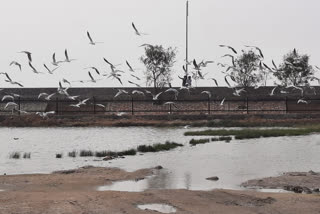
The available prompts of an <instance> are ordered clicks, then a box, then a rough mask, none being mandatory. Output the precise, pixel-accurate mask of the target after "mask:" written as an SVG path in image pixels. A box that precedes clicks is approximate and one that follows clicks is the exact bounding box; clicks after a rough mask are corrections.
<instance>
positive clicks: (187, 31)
mask: <svg viewBox="0 0 320 214" xmlns="http://www.w3.org/2000/svg"><path fill="white" fill-rule="evenodd" d="M188 43H189V1H187V3H186V75H188V60H189V59H188V57H189V56H188V48H189V47H188V45H189V44H188Z"/></svg>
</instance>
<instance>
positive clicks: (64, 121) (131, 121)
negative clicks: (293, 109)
mask: <svg viewBox="0 0 320 214" xmlns="http://www.w3.org/2000/svg"><path fill="white" fill-rule="evenodd" d="M302 115H303V114H302ZM287 116H288V117H287V118H286V117H284V116H283V115H282V117H281V116H278V117H277V116H272V117H271V118H268V117H266V118H264V117H263V116H261V115H260V116H256V115H233V117H234V118H233V117H230V118H228V117H227V116H226V118H224V119H218V117H217V115H153V116H131V115H124V116H121V117H119V116H116V115H114V116H108V117H107V116H98V115H96V116H94V115H91V116H62V115H59V116H52V117H50V118H45V119H42V118H41V117H38V116H35V115H24V116H0V126H2V127H128V126H156V127H168V126H169V127H171V126H186V125H188V126H191V127H192V126H194V127H265V126H270V127H274V126H284V127H293V126H305V125H310V126H312V125H319V124H320V116H317V117H314V118H312V117H311V118H310V117H303V118H300V117H299V118H295V117H294V116H290V115H287ZM309 116H310V115H309Z"/></svg>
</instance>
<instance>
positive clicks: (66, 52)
mask: <svg viewBox="0 0 320 214" xmlns="http://www.w3.org/2000/svg"><path fill="white" fill-rule="evenodd" d="M64 55H65V56H66V60H67V61H69V56H68V51H67V49H65V51H64Z"/></svg>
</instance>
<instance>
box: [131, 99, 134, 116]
mask: <svg viewBox="0 0 320 214" xmlns="http://www.w3.org/2000/svg"><path fill="white" fill-rule="evenodd" d="M131 114H132V115H134V110H133V97H131Z"/></svg>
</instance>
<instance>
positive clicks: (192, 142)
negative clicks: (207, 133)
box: [189, 138, 210, 146]
mask: <svg viewBox="0 0 320 214" xmlns="http://www.w3.org/2000/svg"><path fill="white" fill-rule="evenodd" d="M209 142H210V139H208V138H207V139H198V140H196V139H191V140H190V142H189V143H190V144H191V145H193V146H195V145H197V144H205V143H209Z"/></svg>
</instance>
